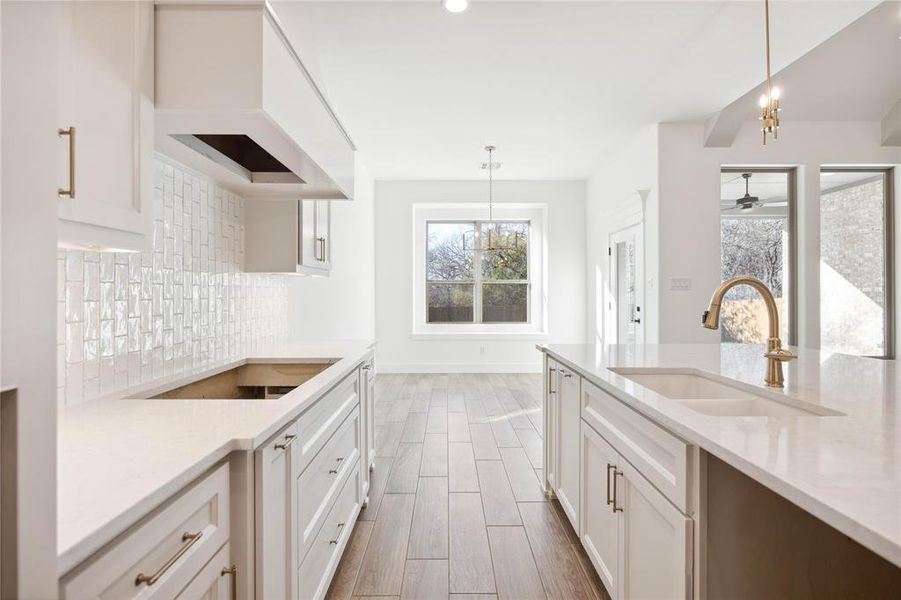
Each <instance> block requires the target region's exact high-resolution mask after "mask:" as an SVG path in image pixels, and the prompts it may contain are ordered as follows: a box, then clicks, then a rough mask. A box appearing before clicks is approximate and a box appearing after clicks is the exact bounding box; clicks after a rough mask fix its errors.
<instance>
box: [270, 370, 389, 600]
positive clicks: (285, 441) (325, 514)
mask: <svg viewBox="0 0 901 600" xmlns="http://www.w3.org/2000/svg"><path fill="white" fill-rule="evenodd" d="M370 363H371V360H370V362H369V363H366V364H370ZM363 373H364V371H363V370H362V366H361V368H360V369H357V370H355V371H354V372H352V373H351V374H349V375H347V376H346V377H345V378H344V379H342V380H341V381H340V382H339V383H338V384H336V385H335V386H334V387H333V388H332V389H331V390H329V391H328V392H326V393H325V394H324V395H323V396H322V398H320V399H319V400H318V401H316V403H314V404H313V406H311V407H309V408H308V409H306V410H305V411H304V412H303V413H302V414H301V415H300V416H299V417H298V418H297V419H296V420H295V421H293V422H292V423H291V424H290V425H288V426H287V427H286V428H285V429H283V430H282V431H280V432H279V433H278V434H276V436H275V437H273V438H272V439H271V440H270V441H269V443H268V444H266V445H265V446H263V447H262V448H260V449H258V450H256V452H255V455H256V456H255V465H256V474H257V475H256V482H255V487H256V495H255V502H254V504H255V513H256V517H255V522H256V529H255V531H256V534H255V535H256V540H255V544H256V554H255V560H256V597H257V598H265V599H269V598H279V599H283V598H284V599H292V600H295V599H308V598H309V599H320V598H323V597H324V596H325V593H326V592H327V591H328V586H329V583H330V582H331V579H332V576H333V575H334V572H335V569H336V568H337V565H338V561H339V560H340V558H341V553H342V552H343V551H344V546H345V545H346V543H347V538H348V536H349V535H350V532H351V531H352V530H353V525H354V522H355V521H356V517H357V514H359V512H360V507H361V506H362V502H363V498H364V495H363V494H364V492H363V484H364V480H365V479H364V476H363V475H362V473H361V471H364V470H365V472H366V475H368V466H367V465H366V464H365V462H364V460H361V457H362V456H363V451H362V448H364V447H365V446H366V444H368V442H367V440H366V439H365V434H364V432H365V416H367V415H369V414H371V411H372V400H373V397H372V395H371V393H370V394H368V395H367V394H366V393H361V392H360V390H361V389H362V388H363V385H364V381H365V376H364V375H363Z"/></svg>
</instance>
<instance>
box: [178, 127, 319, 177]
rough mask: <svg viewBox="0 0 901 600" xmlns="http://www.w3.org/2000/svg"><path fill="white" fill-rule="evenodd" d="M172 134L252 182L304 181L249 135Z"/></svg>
mask: <svg viewBox="0 0 901 600" xmlns="http://www.w3.org/2000/svg"><path fill="white" fill-rule="evenodd" d="M172 137H173V138H175V139H176V140H178V141H179V142H181V143H182V144H184V145H186V146H188V147H189V148H191V149H193V150H195V151H197V152H199V153H200V154H203V155H204V156H206V157H207V158H208V159H210V160H212V161H213V162H215V163H217V164H218V165H220V166H222V167H224V168H226V169H228V170H229V171H231V172H233V173H235V174H236V175H239V176H241V177H243V178H244V179H246V180H247V181H250V182H252V183H306V182H305V181H304V180H303V179H301V178H300V177H298V176H297V174H296V173H294V172H293V171H291V169H289V168H288V167H286V166H285V165H283V164H282V163H281V161H279V160H278V159H277V158H275V157H274V156H272V155H271V154H269V153H268V152H267V151H266V150H265V149H264V148H263V147H262V146H260V145H259V144H257V143H256V142H255V141H253V139H252V138H251V137H250V136H247V135H244V134H240V133H239V134H219V133H213V134H208V133H194V134H181V135H173V136H172Z"/></svg>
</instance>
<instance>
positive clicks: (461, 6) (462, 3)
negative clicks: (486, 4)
mask: <svg viewBox="0 0 901 600" xmlns="http://www.w3.org/2000/svg"><path fill="white" fill-rule="evenodd" d="M442 3H443V4H444V8H445V9H447V12H452V13H461V12H463V11H464V10H466V9H467V8H469V0H443V2H442Z"/></svg>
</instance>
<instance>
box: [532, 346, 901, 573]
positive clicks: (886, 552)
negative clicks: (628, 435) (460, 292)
mask: <svg viewBox="0 0 901 600" xmlns="http://www.w3.org/2000/svg"><path fill="white" fill-rule="evenodd" d="M536 348H537V349H538V350H539V351H540V352H543V353H545V354H547V355H549V356H553V357H554V360H557V361H560V362H561V363H563V364H565V365H567V366H568V367H569V368H571V369H573V370H575V371H577V372H578V373H579V374H580V375H581V376H582V377H584V378H585V379H587V380H588V381H590V382H591V383H592V384H594V385H596V386H598V387H599V388H601V389H602V390H604V391H605V392H607V393H608V394H610V395H612V396H613V397H615V398H616V399H617V400H619V401H620V402H622V403H623V404H625V405H626V406H628V407H629V408H631V409H632V410H634V411H636V412H638V413H639V414H641V415H642V416H644V417H647V418H648V419H650V420H652V421H653V422H654V423H656V424H658V425H660V426H661V427H663V428H665V429H667V430H668V431H670V432H671V433H674V434H676V435H678V436H679V437H681V438H683V439H684V440H685V441H687V442H689V443H691V444H694V445H696V446H698V447H700V448H702V449H703V450H705V451H706V452H709V453H710V454H712V455H714V456H716V457H717V458H719V459H720V460H722V461H724V462H725V463H727V464H728V465H730V466H732V467H734V468H736V469H738V470H739V471H741V472H742V473H743V474H745V475H747V476H748V477H750V478H751V479H753V480H754V481H756V482H758V483H760V484H761V485H763V486H765V487H766V488H768V489H770V490H772V491H773V492H775V493H776V494H779V495H780V496H782V497H783V498H785V499H786V500H788V501H790V502H792V503H793V504H795V505H797V506H798V507H800V508H802V509H803V510H805V511H806V512H808V513H810V514H812V515H813V516H815V517H817V518H818V519H820V520H821V521H823V522H824V523H826V524H827V525H829V526H830V527H833V528H835V529H836V530H838V531H839V532H841V533H843V534H844V535H846V536H848V537H849V538H851V539H853V540H854V541H856V542H858V543H859V544H861V545H862V546H864V547H866V548H868V549H869V550H871V551H872V552H874V553H876V554H878V555H879V556H881V557H882V558H884V559H885V560H887V561H889V562H891V563H892V564H894V565H895V566H897V567H901V545H898V544H897V543H895V542H894V541H892V540H890V539H888V538H886V537H885V536H883V535H882V534H880V533H879V532H877V531H873V530H872V529H870V528H869V527H867V526H866V525H863V524H862V523H860V522H858V521H855V520H854V519H852V518H851V517H849V516H848V515H846V514H844V513H842V512H840V511H838V510H837V509H835V508H833V507H832V506H830V505H829V504H826V503H825V502H823V501H821V500H819V499H818V498H816V497H815V496H812V495H811V494H809V493H807V492H805V491H804V490H802V489H800V488H798V487H797V486H795V485H793V484H792V483H791V482H788V481H785V480H784V479H781V478H778V477H774V476H773V475H772V474H771V473H770V472H769V471H767V470H765V469H762V468H760V467H759V466H757V465H756V464H754V463H753V462H750V461H748V460H746V459H744V458H743V457H741V456H740V455H738V454H736V453H734V452H732V451H730V450H728V449H726V448H723V447H722V446H720V445H719V444H717V443H716V442H713V441H711V440H710V439H708V438H706V437H705V436H703V435H702V434H699V433H698V432H696V431H695V430H693V429H691V428H690V427H687V426H685V425H684V424H682V423H680V422H679V421H676V420H674V419H672V418H670V417H669V416H667V415H665V414H662V413H659V412H657V411H655V410H654V409H653V407H650V406H648V405H647V404H645V403H643V402H641V401H638V400H636V399H635V398H633V397H632V396H631V395H629V394H628V393H627V392H625V391H624V390H622V389H620V388H618V387H616V386H614V385H611V384H610V382H608V381H604V380H603V379H600V378H598V377H596V376H595V375H594V374H592V373H586V372H585V370H584V368H582V367H580V366H579V365H577V364H574V363H573V362H572V361H570V360H568V359H567V358H566V357H564V356H562V355H561V354H558V353H557V352H555V351H554V350H553V349H552V348H550V347H548V346H547V345H542V344H536Z"/></svg>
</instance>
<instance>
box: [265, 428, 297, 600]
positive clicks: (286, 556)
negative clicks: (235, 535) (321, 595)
mask: <svg viewBox="0 0 901 600" xmlns="http://www.w3.org/2000/svg"><path fill="white" fill-rule="evenodd" d="M291 436H295V437H293V438H292V437H291ZM296 436H297V424H296V423H294V424H292V425H290V426H289V427H288V428H287V429H285V430H284V431H283V432H282V433H280V434H279V435H278V436H277V437H276V438H275V439H274V440H272V441H270V442H269V444H268V445H266V446H265V447H263V449H261V450H257V458H256V461H257V473H259V480H258V481H257V499H256V503H257V547H256V555H257V560H256V563H257V565H256V568H257V596H258V597H260V598H290V597H292V596H291V592H292V589H293V587H294V577H295V569H294V566H295V560H294V556H295V555H296V548H295V547H294V536H293V535H292V532H293V531H294V530H295V523H294V515H295V514H296V499H295V498H294V497H293V496H294V494H293V480H292V473H291V466H292V462H293V460H294V459H293V456H292V454H293V450H294V448H295V447H296V446H297V444H296V443H294V441H295V440H296V439H297V437H296Z"/></svg>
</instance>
